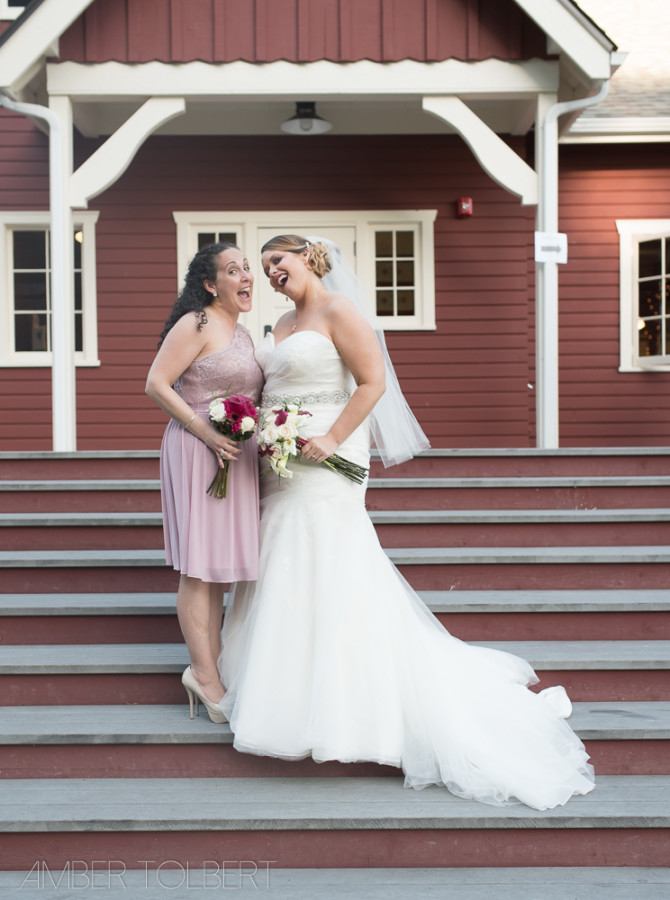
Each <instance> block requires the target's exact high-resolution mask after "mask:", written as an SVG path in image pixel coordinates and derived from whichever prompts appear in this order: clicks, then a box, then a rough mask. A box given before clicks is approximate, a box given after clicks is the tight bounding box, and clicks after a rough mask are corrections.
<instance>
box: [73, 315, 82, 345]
mask: <svg viewBox="0 0 670 900" xmlns="http://www.w3.org/2000/svg"><path fill="white" fill-rule="evenodd" d="M74 349H75V350H83V349H84V322H83V319H82V315H81V313H75V314H74Z"/></svg>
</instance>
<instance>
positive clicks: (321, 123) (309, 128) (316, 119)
mask: <svg viewBox="0 0 670 900" xmlns="http://www.w3.org/2000/svg"><path fill="white" fill-rule="evenodd" d="M332 127H333V126H332V125H331V124H330V122H327V121H326V120H325V119H322V118H321V116H317V114H316V103H296V105H295V115H294V116H291V118H290V119H287V120H286V121H285V122H282V124H281V130H282V131H284V132H286V134H305V135H307V134H325V133H326V131H330V129H331V128H332Z"/></svg>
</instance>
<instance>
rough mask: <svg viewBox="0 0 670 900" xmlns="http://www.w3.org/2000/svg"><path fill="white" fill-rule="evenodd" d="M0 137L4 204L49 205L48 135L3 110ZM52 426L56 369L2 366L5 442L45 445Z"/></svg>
mask: <svg viewBox="0 0 670 900" xmlns="http://www.w3.org/2000/svg"><path fill="white" fill-rule="evenodd" d="M0 136H1V137H0V209H2V210H48V209H49V169H48V167H49V146H48V139H47V137H46V135H44V134H43V133H42V132H41V131H38V130H37V129H36V128H35V127H34V126H33V125H32V124H31V123H30V122H29V120H28V119H26V117H25V116H20V115H17V114H16V113H11V112H8V111H7V110H4V109H2V110H0ZM3 292H4V287H3ZM5 321H6V320H4V319H3V325H2V327H3V328H4V327H6V326H5ZM50 431H51V371H50V370H48V369H47V370H46V371H45V370H42V369H2V368H0V446H2V447H8V448H10V449H13V448H15V447H20V448H22V449H29V448H30V447H32V446H33V445H34V446H37V447H40V448H44V447H46V446H47V445H46V444H45V441H44V436H45V432H46V433H48V432H50ZM33 442H36V443H35V444H33ZM47 449H50V447H48V448H47Z"/></svg>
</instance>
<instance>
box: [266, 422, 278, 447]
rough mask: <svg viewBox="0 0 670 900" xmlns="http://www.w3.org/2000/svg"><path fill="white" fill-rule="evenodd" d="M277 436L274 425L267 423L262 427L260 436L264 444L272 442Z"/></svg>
mask: <svg viewBox="0 0 670 900" xmlns="http://www.w3.org/2000/svg"><path fill="white" fill-rule="evenodd" d="M278 437H279V431H278V430H277V428H276V426H275V425H268V426H267V428H264V429H263V432H262V438H263V440H264V442H265V443H266V444H274V442H275V441H276V440H277V438H278Z"/></svg>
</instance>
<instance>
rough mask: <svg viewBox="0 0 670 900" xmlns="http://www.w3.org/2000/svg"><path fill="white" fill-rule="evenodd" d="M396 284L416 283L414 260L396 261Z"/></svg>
mask: <svg viewBox="0 0 670 900" xmlns="http://www.w3.org/2000/svg"><path fill="white" fill-rule="evenodd" d="M396 284H398V285H403V286H404V285H407V286H409V285H413V284H414V262H413V261H412V262H410V261H405V262H397V263H396Z"/></svg>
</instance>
